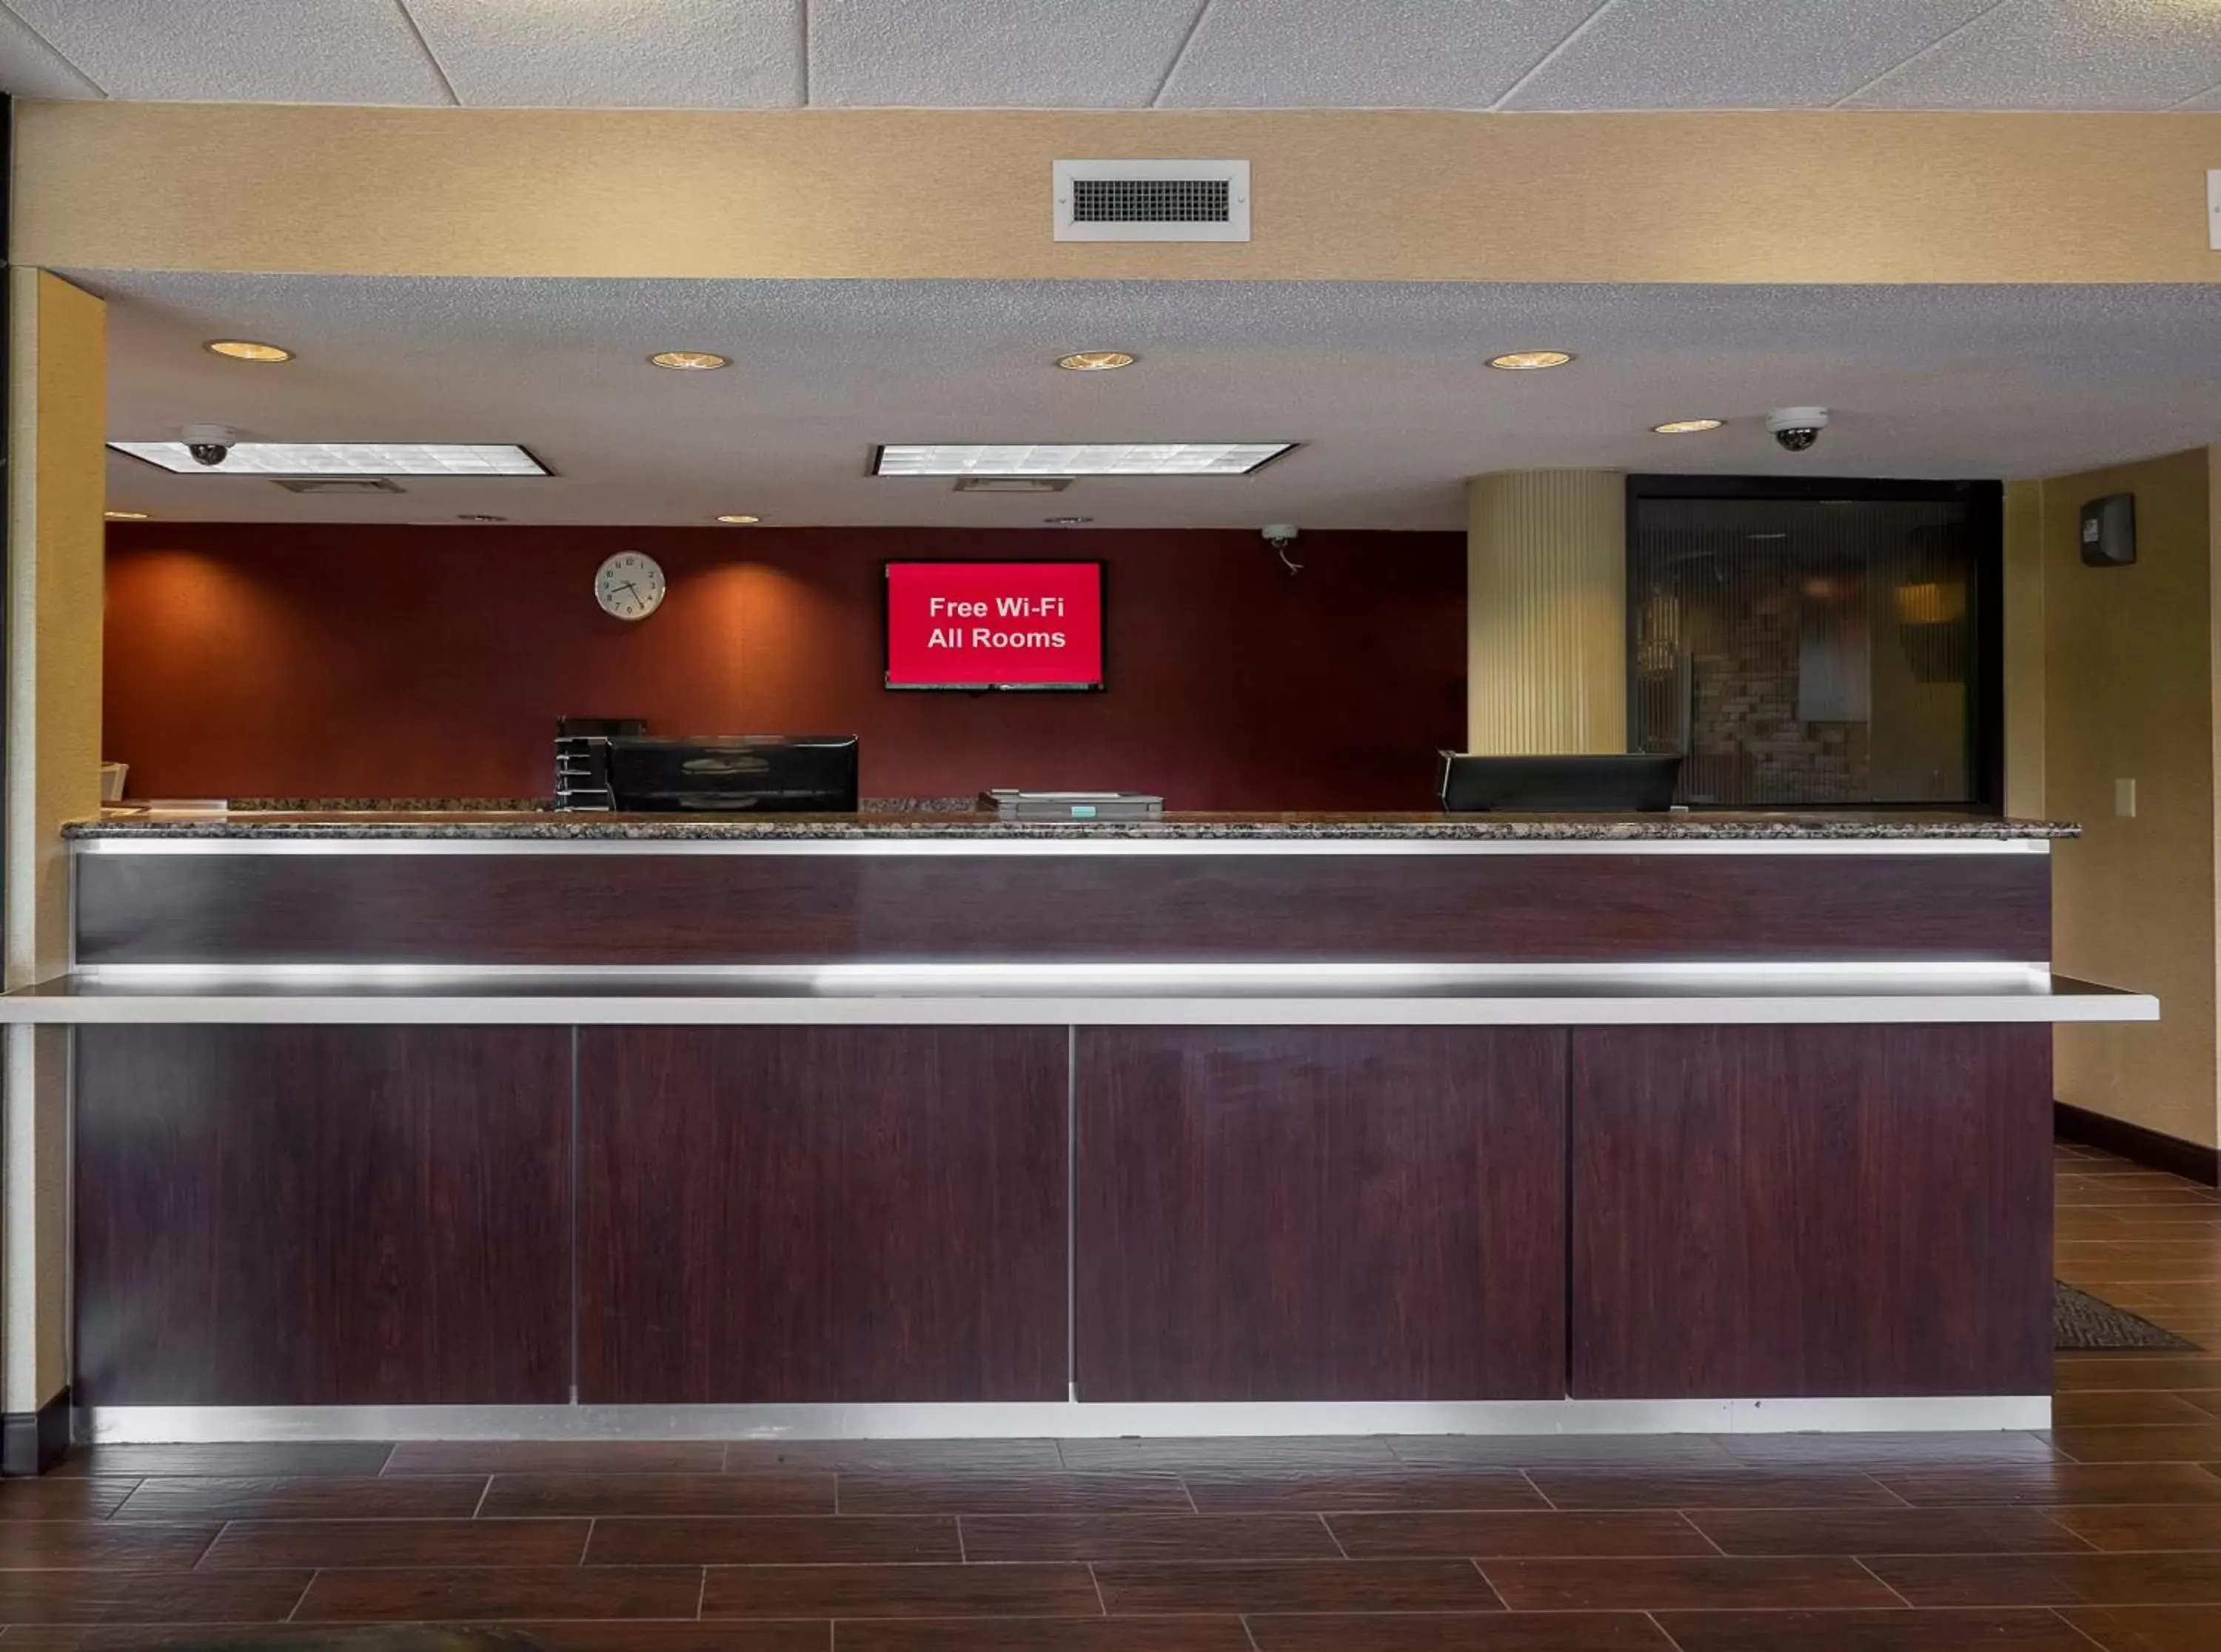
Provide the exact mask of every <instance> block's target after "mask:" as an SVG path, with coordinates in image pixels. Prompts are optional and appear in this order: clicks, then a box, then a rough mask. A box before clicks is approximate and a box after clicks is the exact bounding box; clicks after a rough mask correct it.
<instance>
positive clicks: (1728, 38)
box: [1505, 0, 1995, 109]
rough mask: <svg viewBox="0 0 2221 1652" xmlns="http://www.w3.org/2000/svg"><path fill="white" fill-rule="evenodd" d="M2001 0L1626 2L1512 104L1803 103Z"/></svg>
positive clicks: (1871, 72) (1828, 94)
mask: <svg viewBox="0 0 2221 1652" xmlns="http://www.w3.org/2000/svg"><path fill="white" fill-rule="evenodd" d="M1994 3H1995V0H1830V3H1828V4H1827V5H1824V6H1816V5H1810V4H1787V5H1785V4H1783V3H1781V0H1724V3H1723V0H1615V3H1613V4H1611V5H1609V6H1607V7H1606V8H1605V9H1604V11H1603V12H1602V13H1601V14H1599V15H1598V17H1597V18H1596V21H1595V22H1593V23H1592V24H1591V25H1590V26H1589V27H1588V28H1585V29H1583V30H1582V31H1581V33H1580V35H1579V36H1577V37H1576V38H1575V39H1573V40H1572V41H1568V42H1567V45H1566V47H1565V49H1564V50H1563V51H1561V52H1560V53H1558V54H1557V55H1556V56H1555V57H1554V58H1553V59H1550V61H1549V62H1548V64H1546V65H1543V66H1542V68H1541V69H1540V70H1538V71H1537V72H1536V74H1535V75H1534V77H1533V78H1531V79H1530V80H1529V81H1528V82H1527V83H1526V84H1524V85H1523V86H1521V87H1520V88H1519V90H1517V92H1516V93H1514V94H1513V95H1512V96H1511V98H1510V99H1509V100H1507V102H1506V103H1505V107H1506V108H1508V109H1722V108H1725V109H1799V108H1809V107H1812V106H1815V105H1824V104H1828V103H1834V102H1836V99H1838V98H1840V97H1845V96H1847V95H1849V93H1851V92H1854V91H1856V90H1858V89H1859V88H1860V87H1861V86H1863V85H1865V84H1867V83H1868V81H1870V80H1872V79H1873V78H1874V77H1875V76H1876V75H1879V74H1881V73H1883V72H1885V71H1886V70H1888V69H1891V68H1893V67H1894V66H1895V65H1898V64H1899V63H1901V62H1903V61H1904V60H1905V59H1906V58H1908V57H1911V55H1912V54H1913V53H1916V52H1918V51H1921V50H1922V49H1924V47H1929V46H1931V45H1933V44H1934V43H1935V42H1936V41H1939V40H1941V39H1943V36H1945V35H1946V34H1949V33H1950V32H1951V31H1952V30H1953V29H1955V28H1959V27H1960V26H1961V25H1962V24H1964V23H1966V22H1968V21H1969V20H1970V19H1972V18H1974V17H1977V16H1980V15H1981V14H1982V13H1983V12H1984V11H1986V10H1987V9H1989V8H1990V7H1991V6H1992V5H1993V4H1994Z"/></svg>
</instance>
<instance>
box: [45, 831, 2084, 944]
mask: <svg viewBox="0 0 2221 1652" xmlns="http://www.w3.org/2000/svg"><path fill="white" fill-rule="evenodd" d="M76 865H77V879H78V884H77V921H78V962H79V963H84V964H108V963H254V964H269V963H328V964H331V963H336V964H344V963H476V964H511V965H529V964H583V965H615V964H656V963H672V964H692V963H756V964H781V963H793V964H807V963H841V962H856V961H880V962H899V961H928V960H930V961H948V962H966V961H981V960H1023V959H1032V958H1045V959H1064V960H1072V961H1080V962H1087V961H1104V960H1125V961H1138V962H1151V961H1193V960H1221V959H1229V958H1231V959H1239V960H1242V961H1244V962H1250V963H1262V962H1269V961H1273V960H1276V959H1282V960H1285V959H1298V960H1312V961H1323V962H1329V963H1341V962H1350V961H1364V960H1417V961H1422V962H1469V963H1492V962H1520V961H1524V960H1535V961H1541V962H1561V963H1581V962H1587V963H1598V962H1604V963H1610V962H1624V963H1655V962H1662V961H1670V960H1677V959H1691V958H1698V959H1707V958H1708V959H1720V960H1729V961H1733V960H1748V959H1752V958H1777V959H1790V958H1804V959H1846V960H1850V959H1875V960H1880V959H1902V958H1923V957H1929V958H1960V959H1999V960H2007V961H2011V962H2016V963H2021V962H2037V961H2041V960H2043V959H2045V958H2048V957H2050V956H2051V918H2050V883H2049V878H2050V870H2051V863H2050V861H2049V857H2045V856H2042V855H2035V854H1994V855H1987V854H1986V855H1915V854H1891V853H1889V852H1887V847H1886V845H1877V851H1876V852H1875V853H1874V854H1871V855H1868V854H1863V853H1861V854H1853V855H1779V854H1776V855H1769V854H1766V853H1763V852H1760V853H1752V854H1701V855H1642V854H1628V855H1621V854H1608V855H1550V854H1536V855H1527V854H1511V855H1495V854H1485V855H1469V854H1425V853H1421V854H1411V855H1404V854H1381V855H1279V854H1273V855H1214V854H1209V853H1192V854H1190V853H1172V854H1166V855H1148V856H1097V855H1073V856H1047V857H1044V856H1011V855H983V856H921V855H909V856H905V855H902V854H899V853H888V854H872V855H838V856H811V855H758V854H711V855H704V854H692V855H685V854H671V855H662V854H654V853H649V854H639V855H590V854H589V855H573V854H511V855H503V854H497V853H496V854H487V855H483V856H481V855H476V854H464V855H448V854H439V855H356V854H347V853H338V854H315V855H257V854H244V855H232V854H222V855H105V854H102V855H80V856H79V857H78V859H77V863H76Z"/></svg>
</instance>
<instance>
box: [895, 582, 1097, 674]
mask: <svg viewBox="0 0 2221 1652" xmlns="http://www.w3.org/2000/svg"><path fill="white" fill-rule="evenodd" d="M886 586H887V607H886V614H887V625H886V641H887V651H886V668H887V676H886V685H887V687H889V688H890V689H951V690H955V691H959V692H966V693H972V694H978V693H980V692H982V691H983V690H985V689H1033V690H1035V691H1052V692H1054V691H1057V690H1062V691H1065V692H1067V693H1089V692H1092V691H1095V690H1098V689H1101V688H1102V687H1103V564H1101V563H1099V562H890V563H889V564H886Z"/></svg>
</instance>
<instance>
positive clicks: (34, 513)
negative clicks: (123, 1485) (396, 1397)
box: [0, 269, 108, 1412]
mask: <svg viewBox="0 0 2221 1652" xmlns="http://www.w3.org/2000/svg"><path fill="white" fill-rule="evenodd" d="M8 278H9V306H10V310H11V314H10V316H9V328H10V330H9V351H10V353H11V358H12V363H11V371H12V374H13V379H12V383H11V384H10V387H9V388H10V402H9V409H8V421H9V445H10V457H9V496H8V511H9V546H8V586H7V595H8V601H7V614H8V618H7V624H8V661H7V679H6V685H5V686H6V705H7V713H6V714H7V719H8V751H7V767H6V803H5V807H6V808H7V811H8V817H7V818H8V832H7V863H6V868H5V876H6V877H7V880H8V882H7V895H8V900H7V908H8V909H7V927H6V933H5V952H6V979H7V984H8V985H9V987H11V988H12V987H17V986H21V985H22V984H23V983H25V982H31V981H36V980H39V979H41V978H43V977H45V976H50V975H54V974H57V973H59V971H60V970H61V969H64V968H66V965H67V963H68V947H69V930H68V923H69V882H68V870H69V869H68V861H67V857H66V855H65V853H64V852H63V849H62V844H61V838H60V834H59V828H60V826H61V823H62V822H63V821H65V820H74V819H77V818H79V817H81V816H84V815H87V814H94V813H97V810H98V809H99V807H100V633H101V564H102V548H103V546H102V533H103V529H102V522H101V508H102V502H103V498H104V496H105V492H106V488H107V465H106V455H105V453H104V452H103V448H102V443H103V439H104V437H105V433H106V427H107V394H108V369H107V357H106V327H107V317H106V307H105V306H104V305H103V304H102V303H101V302H100V301H99V300H98V299H97V298H93V297H91V296H89V295H87V294H85V293H84V292H81V291H79V290H78V289H77V288H75V287H72V286H71V285H70V284H68V283H66V282H64V281H60V280H57V279H56V278H55V277H53V276H51V275H47V274H46V273H44V272H42V271H36V270H28V269H15V270H11V271H9V272H8ZM68 1057H69V1043H68V1035H67V1032H66V1030H64V1029H62V1028H59V1027H40V1028H36V1029H34V1028H30V1027H20V1026H19V1027H11V1028H9V1030H8V1033H7V1044H6V1063H5V1080H6V1100H5V1113H6V1128H7V1151H6V1155H5V1171H4V1174H5V1176H6V1201H5V1203H6V1214H5V1219H4V1227H3V1228H0V1237H4V1250H5V1267H4V1273H3V1274H0V1281H4V1289H5V1299H6V1300H5V1316H4V1332H5V1359H4V1380H3V1381H0V1387H4V1394H5V1409H7V1410H8V1411H9V1412H28V1411H35V1410H36V1409H37V1408H38V1407H39V1406H42V1405H44V1404H45V1403H46V1402H47V1400H50V1399H52V1398H53V1396H54V1395H55V1394H56V1393H59V1392H60V1390H61V1388H62V1387H63V1385H64V1384H65V1383H66V1381H68V1370H69V1366H68V1345H67V1336H68V1306H67V1301H66V1290H67V1283H68V1281H67V1264H66V1256H67V1240H68V1232H67V1219H68V1210H69V1200H68V1196H67V1192H68V1165H69V1157H68V1146H69V1097H68V1081H69V1060H68Z"/></svg>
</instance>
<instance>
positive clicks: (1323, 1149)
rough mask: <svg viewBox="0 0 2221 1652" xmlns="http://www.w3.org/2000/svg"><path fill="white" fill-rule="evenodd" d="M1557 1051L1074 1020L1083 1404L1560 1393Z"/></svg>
mask: <svg viewBox="0 0 2221 1652" xmlns="http://www.w3.org/2000/svg"><path fill="white" fill-rule="evenodd" d="M1565 1048H1566V1035H1565V1033H1564V1032H1562V1031H1561V1030H1559V1029H1555V1028H1517V1029H1495V1028H1490V1029H1467V1028H1442V1027H1378V1028H1376V1027H1367V1028H1331V1029H1329V1028H1301V1027H1292V1028H1280V1027H1274V1028H1150V1027H1118V1028H1087V1027H1083V1028H1081V1029H1080V1031H1079V1038H1078V1053H1079V1062H1078V1067H1077V1069H1076V1070H1077V1086H1076V1088H1077V1095H1078V1119H1079V1135H1078V1145H1077V1152H1076V1159H1075V1162H1076V1165H1077V1171H1076V1181H1077V1188H1078V1205H1079V1223H1078V1230H1077V1238H1076V1243H1075V1250H1076V1253H1077V1256H1078V1257H1079V1280H1078V1297H1077V1300H1076V1317H1077V1325H1078V1348H1079V1397H1080V1398H1081V1399H1082V1400H1525V1399H1557V1398H1559V1397H1561V1396H1562V1395H1563V1394H1564V1393H1565V1256H1566V1250H1565V1181H1564V1169H1565Z"/></svg>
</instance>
